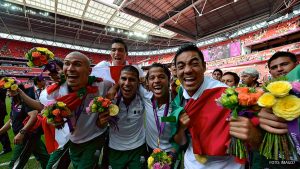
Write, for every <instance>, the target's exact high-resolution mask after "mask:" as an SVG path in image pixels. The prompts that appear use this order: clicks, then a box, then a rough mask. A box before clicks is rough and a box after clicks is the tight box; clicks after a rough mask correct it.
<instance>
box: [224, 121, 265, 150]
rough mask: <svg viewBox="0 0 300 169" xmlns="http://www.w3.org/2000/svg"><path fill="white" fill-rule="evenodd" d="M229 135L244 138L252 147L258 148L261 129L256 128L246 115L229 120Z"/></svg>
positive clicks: (260, 139)
mask: <svg viewBox="0 0 300 169" xmlns="http://www.w3.org/2000/svg"><path fill="white" fill-rule="evenodd" d="M229 125H230V131H229V133H230V135H232V136H234V137H236V138H239V139H241V140H244V141H245V142H247V143H249V144H250V146H251V147H252V148H258V147H259V146H260V143H261V141H262V134H261V131H260V130H259V129H258V128H256V127H255V126H254V125H253V124H252V122H251V120H250V119H248V118H246V117H238V118H237V119H231V120H230V123H229Z"/></svg>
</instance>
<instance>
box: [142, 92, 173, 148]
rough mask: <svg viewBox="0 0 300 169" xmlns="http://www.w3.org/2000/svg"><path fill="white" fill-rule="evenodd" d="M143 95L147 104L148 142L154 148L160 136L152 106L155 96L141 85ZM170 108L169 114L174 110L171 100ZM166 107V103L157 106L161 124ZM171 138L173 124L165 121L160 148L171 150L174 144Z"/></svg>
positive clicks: (156, 146)
mask: <svg viewBox="0 0 300 169" xmlns="http://www.w3.org/2000/svg"><path fill="white" fill-rule="evenodd" d="M140 92H141V95H142V96H143V101H144V104H145V109H146V142H147V145H148V146H149V147H150V148H152V149H155V148H158V142H157V140H158V137H159V132H158V129H157V126H156V121H155V116H154V109H153V106H152V101H151V98H152V97H153V94H152V92H148V91H146V89H144V88H143V87H140ZM169 103H170V105H169V110H168V113H167V116H168V115H169V114H170V113H171V112H172V108H171V100H170V102H169ZM165 108H166V104H164V105H162V106H161V107H159V108H156V112H157V116H158V120H159V124H161V117H163V116H164V110H165ZM170 138H171V125H170V123H169V122H165V126H164V129H163V132H162V135H161V136H160V138H159V142H160V145H159V148H161V149H162V150H163V151H166V152H169V151H171V149H172V144H171V143H170V141H169V140H170Z"/></svg>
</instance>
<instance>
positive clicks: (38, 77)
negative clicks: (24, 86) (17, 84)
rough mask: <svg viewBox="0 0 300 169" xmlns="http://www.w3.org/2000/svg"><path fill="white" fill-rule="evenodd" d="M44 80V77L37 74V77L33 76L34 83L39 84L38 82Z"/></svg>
mask: <svg viewBox="0 0 300 169" xmlns="http://www.w3.org/2000/svg"><path fill="white" fill-rule="evenodd" d="M43 80H44V77H41V76H36V77H34V78H33V84H34V85H37V83H38V82H41V81H43Z"/></svg>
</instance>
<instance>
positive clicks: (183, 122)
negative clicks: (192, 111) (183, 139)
mask: <svg viewBox="0 0 300 169" xmlns="http://www.w3.org/2000/svg"><path fill="white" fill-rule="evenodd" d="M189 123H190V117H189V116H188V115H187V114H186V113H185V112H184V113H182V114H181V115H180V116H179V129H180V130H186V128H187V126H188V124H189Z"/></svg>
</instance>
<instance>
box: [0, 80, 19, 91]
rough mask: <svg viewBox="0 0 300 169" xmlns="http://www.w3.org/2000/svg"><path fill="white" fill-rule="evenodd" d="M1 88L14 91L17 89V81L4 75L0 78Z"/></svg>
mask: <svg viewBox="0 0 300 169" xmlns="http://www.w3.org/2000/svg"><path fill="white" fill-rule="evenodd" d="M3 88H4V89H10V90H13V91H15V90H17V89H18V81H17V80H16V79H15V78H10V77H4V78H2V79H1V80H0V89H3Z"/></svg>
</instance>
